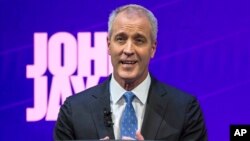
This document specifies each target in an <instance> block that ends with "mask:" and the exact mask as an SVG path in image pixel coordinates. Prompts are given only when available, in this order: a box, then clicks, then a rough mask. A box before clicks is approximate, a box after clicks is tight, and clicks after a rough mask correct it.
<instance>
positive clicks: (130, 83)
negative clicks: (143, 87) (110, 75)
mask: <svg viewBox="0 0 250 141" xmlns="http://www.w3.org/2000/svg"><path fill="white" fill-rule="evenodd" d="M147 75H148V73H147V74H146V75H145V74H144V75H142V76H141V77H140V78H136V79H119V78H117V77H116V76H115V75H114V78H115V80H116V81H117V82H118V83H119V84H120V86H122V87H123V88H124V89H125V90H126V91H131V90H133V89H134V88H135V87H137V86H138V85H139V84H141V82H142V81H144V80H145V79H146V77H147Z"/></svg>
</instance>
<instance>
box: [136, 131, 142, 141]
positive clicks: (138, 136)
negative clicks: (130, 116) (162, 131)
mask: <svg viewBox="0 0 250 141" xmlns="http://www.w3.org/2000/svg"><path fill="white" fill-rule="evenodd" d="M135 137H136V140H139V141H143V140H144V137H143V136H142V134H141V132H140V131H138V130H137V131H136V133H135Z"/></svg>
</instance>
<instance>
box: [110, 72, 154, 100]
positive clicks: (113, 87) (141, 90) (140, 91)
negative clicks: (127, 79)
mask: <svg viewBox="0 0 250 141" xmlns="http://www.w3.org/2000/svg"><path fill="white" fill-rule="evenodd" d="M150 83H151V77H150V75H149V73H148V75H147V77H146V79H145V80H143V81H142V82H141V83H140V84H139V85H138V86H137V87H135V88H134V89H133V90H132V92H133V93H134V94H135V95H136V97H137V98H138V99H139V100H140V102H142V103H143V104H145V103H146V101H147V97H148V91H149V87H150ZM125 92H126V90H125V89H124V88H123V87H122V86H121V85H120V84H119V83H118V82H117V81H116V80H115V79H114V75H113V74H112V77H111V80H110V94H111V102H112V103H113V104H115V103H117V102H118V101H119V100H120V99H121V97H122V96H123V94H124V93H125Z"/></svg>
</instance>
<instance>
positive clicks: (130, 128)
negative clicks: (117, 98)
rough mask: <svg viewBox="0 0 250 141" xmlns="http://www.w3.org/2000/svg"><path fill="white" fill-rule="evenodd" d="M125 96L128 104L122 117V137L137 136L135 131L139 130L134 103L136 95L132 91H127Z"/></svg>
mask: <svg viewBox="0 0 250 141" xmlns="http://www.w3.org/2000/svg"><path fill="white" fill-rule="evenodd" d="M123 96H124V98H125V101H126V103H127V104H126V107H125V109H124V112H123V114H122V118H121V128H120V133H121V138H122V137H123V136H126V137H131V138H135V132H136V130H137V118H136V114H135V110H134V107H133V105H132V101H133V99H134V98H135V95H134V94H133V93H132V92H130V91H127V92H126V93H125V94H124V95H123Z"/></svg>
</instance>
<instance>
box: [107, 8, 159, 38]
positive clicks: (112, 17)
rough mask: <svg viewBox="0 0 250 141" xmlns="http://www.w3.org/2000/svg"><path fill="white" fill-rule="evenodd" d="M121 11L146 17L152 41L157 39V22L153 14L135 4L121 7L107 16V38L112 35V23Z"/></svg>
mask: <svg viewBox="0 0 250 141" xmlns="http://www.w3.org/2000/svg"><path fill="white" fill-rule="evenodd" d="M123 11H135V12H140V13H143V14H145V15H146V16H147V18H148V20H149V22H150V24H151V27H152V33H151V34H152V35H151V36H152V39H153V40H154V41H156V39H157V32H158V22H157V19H156V18H155V16H154V14H153V13H152V12H151V11H150V10H148V9H146V8H145V7H143V6H140V5H137V4H128V5H124V6H121V7H118V8H116V9H115V10H113V11H112V13H111V14H110V15H109V21H108V36H109V38H111V34H112V26H113V22H114V20H115V18H116V16H117V15H118V14H119V13H120V12H123Z"/></svg>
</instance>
